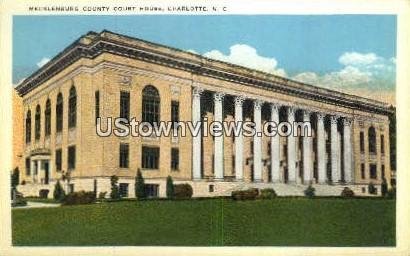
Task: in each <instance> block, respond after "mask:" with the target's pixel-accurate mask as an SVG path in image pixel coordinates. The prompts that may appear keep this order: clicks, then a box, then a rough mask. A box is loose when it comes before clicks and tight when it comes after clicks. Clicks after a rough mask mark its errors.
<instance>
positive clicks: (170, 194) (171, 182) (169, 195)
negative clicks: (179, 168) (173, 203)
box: [167, 176, 174, 198]
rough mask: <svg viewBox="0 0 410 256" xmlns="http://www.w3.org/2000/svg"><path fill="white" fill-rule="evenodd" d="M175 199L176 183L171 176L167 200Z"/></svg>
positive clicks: (168, 181)
mask: <svg viewBox="0 0 410 256" xmlns="http://www.w3.org/2000/svg"><path fill="white" fill-rule="evenodd" d="M173 197H174V181H173V180H172V177H171V176H168V177H167V198H173Z"/></svg>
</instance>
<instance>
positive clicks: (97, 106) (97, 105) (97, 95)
mask: <svg viewBox="0 0 410 256" xmlns="http://www.w3.org/2000/svg"><path fill="white" fill-rule="evenodd" d="M99 117H100V91H95V124H97V118H99Z"/></svg>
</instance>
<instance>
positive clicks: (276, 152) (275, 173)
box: [270, 104, 280, 182]
mask: <svg viewBox="0 0 410 256" xmlns="http://www.w3.org/2000/svg"><path fill="white" fill-rule="evenodd" d="M271 121H272V122H275V123H276V125H279V106H278V105H277V104H271ZM270 146H271V148H270V159H271V160H270V165H271V169H270V172H271V177H272V182H279V181H280V137H279V134H276V135H275V136H272V137H270Z"/></svg>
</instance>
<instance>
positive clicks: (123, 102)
mask: <svg viewBox="0 0 410 256" xmlns="http://www.w3.org/2000/svg"><path fill="white" fill-rule="evenodd" d="M120 117H121V118H125V119H127V120H130V93H129V92H121V93H120Z"/></svg>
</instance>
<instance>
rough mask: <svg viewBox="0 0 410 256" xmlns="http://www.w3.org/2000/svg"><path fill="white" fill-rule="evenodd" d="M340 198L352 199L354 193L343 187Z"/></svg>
mask: <svg viewBox="0 0 410 256" xmlns="http://www.w3.org/2000/svg"><path fill="white" fill-rule="evenodd" d="M340 196H341V197H354V192H353V190H351V189H350V188H348V187H344V189H343V191H342V193H341V194H340Z"/></svg>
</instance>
